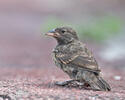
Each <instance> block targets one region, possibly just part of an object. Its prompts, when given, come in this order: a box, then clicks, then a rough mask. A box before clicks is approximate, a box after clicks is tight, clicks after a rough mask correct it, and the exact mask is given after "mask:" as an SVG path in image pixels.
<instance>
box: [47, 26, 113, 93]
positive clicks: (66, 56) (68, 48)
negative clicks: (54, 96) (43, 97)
mask: <svg viewBox="0 0 125 100" xmlns="http://www.w3.org/2000/svg"><path fill="white" fill-rule="evenodd" d="M45 35H47V36H51V37H53V38H55V39H56V41H57V45H56V47H55V48H54V50H53V51H52V58H53V60H54V62H55V65H56V66H57V67H59V68H60V69H62V70H63V72H65V73H66V74H68V76H69V77H70V78H71V80H67V81H64V82H56V83H55V84H56V85H59V86H66V85H68V84H71V83H72V82H75V81H77V82H79V83H82V84H83V85H84V86H86V87H90V88H91V89H92V90H95V91H96V90H97V91H110V90H111V87H110V85H109V84H108V83H107V82H106V81H105V80H104V79H103V78H102V75H101V74H100V73H101V69H100V68H99V65H98V63H97V61H96V59H95V58H94V56H93V54H92V52H91V51H89V50H88V48H87V46H86V44H85V43H83V42H81V41H80V40H79V38H78V36H77V33H76V31H75V30H74V29H73V28H71V27H68V26H61V27H57V28H55V29H52V30H50V31H48V32H47V33H45Z"/></svg>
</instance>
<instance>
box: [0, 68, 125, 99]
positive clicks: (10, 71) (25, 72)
mask: <svg viewBox="0 0 125 100" xmlns="http://www.w3.org/2000/svg"><path fill="white" fill-rule="evenodd" d="M115 75H120V76H121V80H119V81H118V80H115V79H114V78H113V77H114V76H115ZM124 75H125V72H123V71H121V70H117V71H116V70H114V69H107V70H105V72H104V75H103V76H104V77H105V79H106V80H108V82H109V84H110V85H111V87H112V91H111V92H103V91H92V90H85V89H84V88H75V87H58V86H55V85H54V82H55V81H63V80H68V79H69V78H68V76H67V75H65V74H64V73H63V72H62V71H61V70H59V69H57V68H56V67H55V68H54V67H53V66H52V67H48V68H1V70H0V94H1V95H6V96H9V97H11V99H12V100H125V86H124V83H125V78H124ZM0 100H1V99H0Z"/></svg>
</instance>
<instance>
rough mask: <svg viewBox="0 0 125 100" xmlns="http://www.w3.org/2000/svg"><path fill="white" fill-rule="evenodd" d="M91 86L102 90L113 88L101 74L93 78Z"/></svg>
mask: <svg viewBox="0 0 125 100" xmlns="http://www.w3.org/2000/svg"><path fill="white" fill-rule="evenodd" d="M90 86H91V88H92V89H93V90H101V91H110V90H111V88H110V86H109V84H108V83H107V82H106V81H105V80H104V79H103V78H102V77H100V76H96V77H95V78H94V79H93V80H91V84H90Z"/></svg>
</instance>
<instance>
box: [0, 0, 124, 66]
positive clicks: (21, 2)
mask: <svg viewBox="0 0 125 100" xmlns="http://www.w3.org/2000/svg"><path fill="white" fill-rule="evenodd" d="M124 10H125V1H124V0H101V1H100V0H77V1H75V0H68V1H67V0H51V1H50V0H0V23H1V24H0V65H1V66H2V67H6V66H8V67H14V66H15V67H43V66H44V67H45V66H46V67H47V66H54V64H53V62H52V59H51V51H52V49H53V48H54V47H55V45H56V41H55V40H54V39H52V38H46V37H45V36H44V33H45V32H47V31H49V30H51V29H53V28H56V27H59V26H70V27H72V28H74V29H75V30H76V31H77V33H78V35H79V37H80V40H81V41H82V42H84V43H86V44H87V45H88V48H89V49H90V50H91V51H93V53H94V55H95V58H96V59H97V61H98V62H99V64H100V65H104V66H105V65H106V66H107V65H108V66H113V67H117V68H118V67H122V68H125V64H124V60H125V52H124V49H125V45H124V41H125V21H124V20H125V11H124ZM108 66H107V67H108Z"/></svg>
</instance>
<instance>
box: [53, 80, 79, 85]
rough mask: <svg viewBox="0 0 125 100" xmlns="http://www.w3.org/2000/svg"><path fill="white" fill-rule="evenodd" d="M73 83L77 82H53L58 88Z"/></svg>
mask: <svg viewBox="0 0 125 100" xmlns="http://www.w3.org/2000/svg"><path fill="white" fill-rule="evenodd" d="M74 81H77V80H68V81H63V82H55V84H56V85H58V86H65V85H68V84H70V83H72V82H74Z"/></svg>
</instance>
